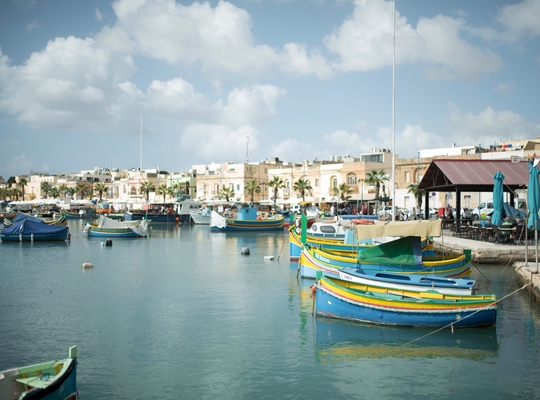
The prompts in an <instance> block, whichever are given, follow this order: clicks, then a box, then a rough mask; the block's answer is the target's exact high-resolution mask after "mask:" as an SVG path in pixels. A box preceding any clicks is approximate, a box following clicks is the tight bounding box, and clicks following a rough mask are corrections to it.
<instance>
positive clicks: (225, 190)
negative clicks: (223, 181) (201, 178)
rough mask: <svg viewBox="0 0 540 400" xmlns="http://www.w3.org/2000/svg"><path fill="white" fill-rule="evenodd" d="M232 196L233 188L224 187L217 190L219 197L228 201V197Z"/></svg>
mask: <svg viewBox="0 0 540 400" xmlns="http://www.w3.org/2000/svg"><path fill="white" fill-rule="evenodd" d="M233 196H234V190H233V189H232V188H227V187H224V188H223V189H221V190H220V191H219V198H220V199H225V200H227V202H229V201H230V198H231V197H233Z"/></svg>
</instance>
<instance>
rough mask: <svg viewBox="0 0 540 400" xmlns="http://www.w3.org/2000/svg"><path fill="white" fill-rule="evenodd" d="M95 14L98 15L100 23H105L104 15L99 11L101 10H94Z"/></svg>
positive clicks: (97, 18)
mask: <svg viewBox="0 0 540 400" xmlns="http://www.w3.org/2000/svg"><path fill="white" fill-rule="evenodd" d="M94 13H95V14H96V20H97V21H98V22H101V21H103V14H101V11H99V8H97V7H96V8H94Z"/></svg>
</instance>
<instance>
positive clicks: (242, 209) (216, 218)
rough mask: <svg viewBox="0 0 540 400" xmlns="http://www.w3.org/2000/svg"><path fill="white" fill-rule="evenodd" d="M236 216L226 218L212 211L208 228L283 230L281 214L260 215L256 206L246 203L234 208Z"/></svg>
mask: <svg viewBox="0 0 540 400" xmlns="http://www.w3.org/2000/svg"><path fill="white" fill-rule="evenodd" d="M236 214H237V215H236V218H226V217H223V216H221V215H219V214H218V213H217V212H215V211H212V213H211V220H210V229H211V230H212V231H214V232H231V231H232V232H250V231H251V232H264V231H283V216H282V215H271V216H268V215H265V216H263V215H261V214H259V212H258V208H257V207H252V206H249V205H247V204H243V205H240V206H238V207H237V208H236Z"/></svg>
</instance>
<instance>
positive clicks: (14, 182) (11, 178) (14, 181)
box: [6, 176, 17, 188]
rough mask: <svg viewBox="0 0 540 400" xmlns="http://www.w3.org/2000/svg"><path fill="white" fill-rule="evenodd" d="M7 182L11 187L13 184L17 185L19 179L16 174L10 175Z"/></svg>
mask: <svg viewBox="0 0 540 400" xmlns="http://www.w3.org/2000/svg"><path fill="white" fill-rule="evenodd" d="M6 183H7V185H8V187H9V188H10V187H11V186H12V185H17V179H15V177H14V176H10V177H9V179H8V180H7V182H6Z"/></svg>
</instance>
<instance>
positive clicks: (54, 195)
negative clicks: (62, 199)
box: [49, 186, 60, 199]
mask: <svg viewBox="0 0 540 400" xmlns="http://www.w3.org/2000/svg"><path fill="white" fill-rule="evenodd" d="M49 194H50V195H51V196H52V198H53V199H56V198H57V197H58V196H59V195H60V190H58V188H57V187H56V186H53V187H52V188H51V189H50V190H49Z"/></svg>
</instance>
